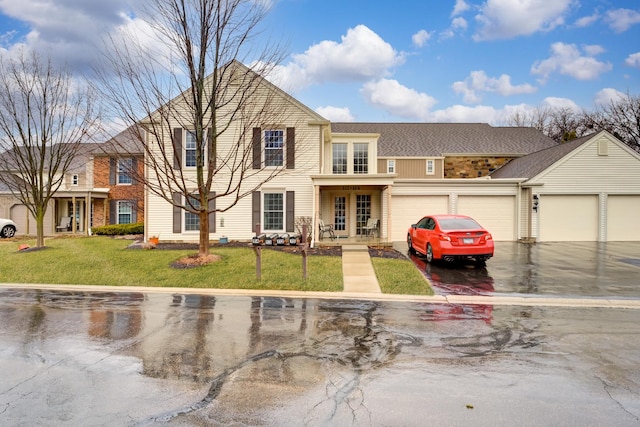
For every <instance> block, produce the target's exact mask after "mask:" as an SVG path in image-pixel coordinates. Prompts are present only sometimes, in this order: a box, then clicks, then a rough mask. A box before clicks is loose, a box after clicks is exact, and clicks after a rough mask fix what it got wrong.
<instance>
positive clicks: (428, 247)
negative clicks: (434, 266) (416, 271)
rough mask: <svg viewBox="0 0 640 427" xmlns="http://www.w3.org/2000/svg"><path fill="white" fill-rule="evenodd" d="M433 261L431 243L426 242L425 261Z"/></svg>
mask: <svg viewBox="0 0 640 427" xmlns="http://www.w3.org/2000/svg"><path fill="white" fill-rule="evenodd" d="M431 261H433V248H432V247H431V243H427V262H431Z"/></svg>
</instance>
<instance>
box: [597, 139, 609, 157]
mask: <svg viewBox="0 0 640 427" xmlns="http://www.w3.org/2000/svg"><path fill="white" fill-rule="evenodd" d="M608 155H609V144H608V142H607V140H606V139H605V140H602V141H598V156H608Z"/></svg>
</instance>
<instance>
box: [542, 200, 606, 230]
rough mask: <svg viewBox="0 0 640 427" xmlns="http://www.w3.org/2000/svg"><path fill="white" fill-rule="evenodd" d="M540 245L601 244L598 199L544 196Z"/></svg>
mask: <svg viewBox="0 0 640 427" xmlns="http://www.w3.org/2000/svg"><path fill="white" fill-rule="evenodd" d="M539 209H540V213H539V215H540V216H539V218H540V241H542V242H585V241H586V242H595V241H597V240H598V197H597V196H571V195H561V196H549V195H542V196H540V205H539Z"/></svg>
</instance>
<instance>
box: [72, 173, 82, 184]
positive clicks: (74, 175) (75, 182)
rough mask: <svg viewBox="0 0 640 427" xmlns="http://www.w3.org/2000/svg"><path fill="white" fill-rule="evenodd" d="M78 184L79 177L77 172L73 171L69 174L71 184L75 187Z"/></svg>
mask: <svg viewBox="0 0 640 427" xmlns="http://www.w3.org/2000/svg"><path fill="white" fill-rule="evenodd" d="M79 184H80V177H79V176H78V174H77V173H74V174H73V175H72V176H71V185H72V186H74V187H77V186H78V185H79Z"/></svg>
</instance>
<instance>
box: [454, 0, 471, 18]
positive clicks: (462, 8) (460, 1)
mask: <svg viewBox="0 0 640 427" xmlns="http://www.w3.org/2000/svg"><path fill="white" fill-rule="evenodd" d="M469 8H470V7H469V5H468V4H467V2H466V1H465V0H456V4H455V6H454V7H453V12H451V16H452V17H453V16H457V15H460V14H461V13H463V12H466V11H467V10H469Z"/></svg>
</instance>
